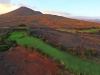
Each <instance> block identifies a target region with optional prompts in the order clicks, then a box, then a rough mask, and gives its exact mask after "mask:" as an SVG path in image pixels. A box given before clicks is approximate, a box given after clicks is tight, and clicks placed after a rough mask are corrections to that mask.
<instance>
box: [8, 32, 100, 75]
mask: <svg viewBox="0 0 100 75" xmlns="http://www.w3.org/2000/svg"><path fill="white" fill-rule="evenodd" d="M22 36H25V34H24V33H20V32H16V33H12V34H11V36H10V37H9V39H11V40H16V41H17V42H18V44H20V45H24V44H27V45H33V46H36V47H38V48H39V49H41V50H42V51H43V52H45V53H47V54H49V55H51V56H53V57H54V58H57V59H59V60H61V61H63V62H64V64H65V65H66V67H67V68H68V69H69V70H70V71H72V72H75V73H78V72H80V73H87V74H88V75H89V74H90V75H100V64H95V63H92V62H89V61H85V60H82V59H80V58H78V57H76V56H74V55H71V54H68V53H65V52H63V51H60V50H57V49H55V48H53V47H51V46H49V45H46V44H44V43H43V42H42V41H41V40H39V39H37V38H34V37H30V36H25V37H23V38H20V37H22Z"/></svg>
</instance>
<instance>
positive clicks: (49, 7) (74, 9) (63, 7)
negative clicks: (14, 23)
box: [0, 0, 100, 17]
mask: <svg viewBox="0 0 100 75" xmlns="http://www.w3.org/2000/svg"><path fill="white" fill-rule="evenodd" d="M20 6H27V7H29V8H32V9H34V10H38V11H41V12H43V13H46V14H48V13H50V14H57V15H62V16H88V17H100V0H0V14H3V13H6V12H9V11H12V10H14V9H17V8H19V7H20Z"/></svg>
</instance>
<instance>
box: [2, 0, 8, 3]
mask: <svg viewBox="0 0 100 75" xmlns="http://www.w3.org/2000/svg"><path fill="white" fill-rule="evenodd" d="M0 3H10V0H0Z"/></svg>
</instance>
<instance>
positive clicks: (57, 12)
mask: <svg viewBox="0 0 100 75" xmlns="http://www.w3.org/2000/svg"><path fill="white" fill-rule="evenodd" d="M44 14H52V15H58V16H64V17H72V15H71V14H69V13H67V12H61V11H48V10H45V11H44Z"/></svg>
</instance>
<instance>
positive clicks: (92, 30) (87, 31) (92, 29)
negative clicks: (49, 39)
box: [56, 28, 100, 33]
mask: <svg viewBox="0 0 100 75" xmlns="http://www.w3.org/2000/svg"><path fill="white" fill-rule="evenodd" d="M56 30H58V31H64V32H71V33H75V32H76V30H74V29H72V30H67V29H63V28H59V29H56ZM99 30H100V29H99V28H98V29H94V28H91V29H83V30H77V31H78V32H81V33H82V32H86V33H94V32H97V31H99Z"/></svg>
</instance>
